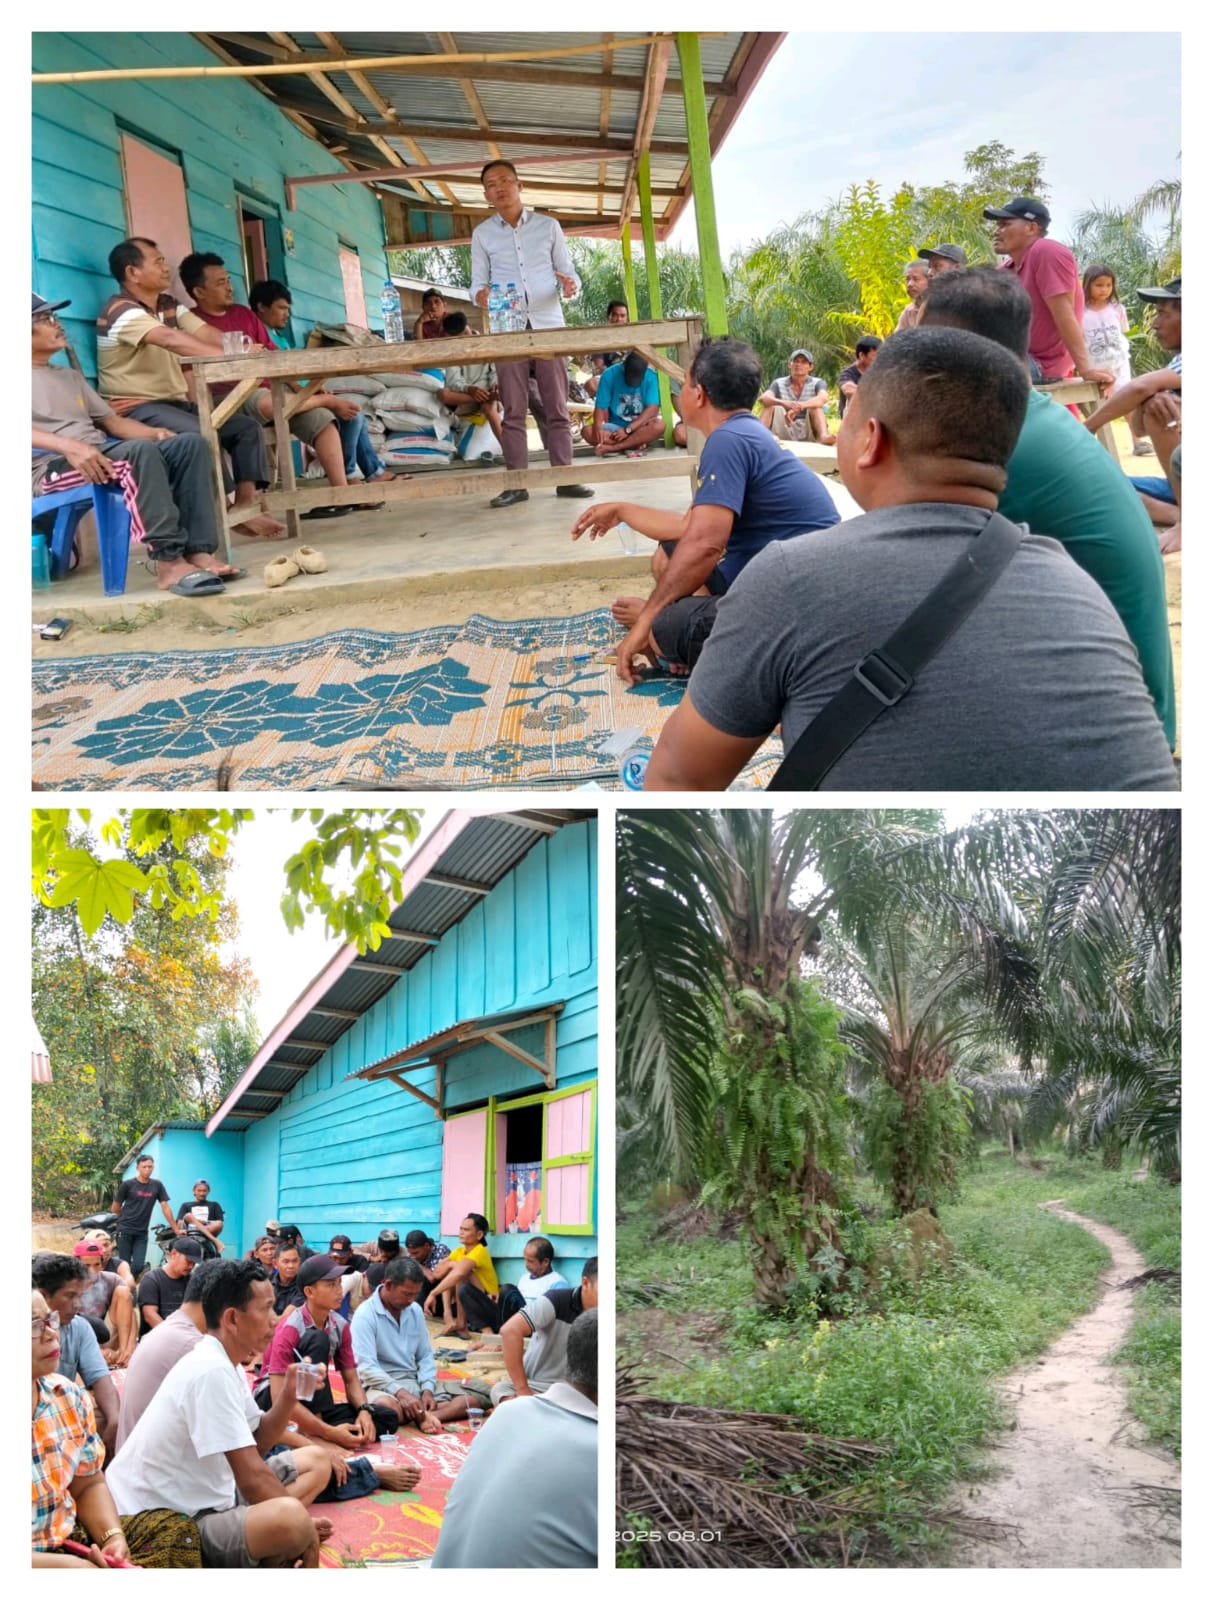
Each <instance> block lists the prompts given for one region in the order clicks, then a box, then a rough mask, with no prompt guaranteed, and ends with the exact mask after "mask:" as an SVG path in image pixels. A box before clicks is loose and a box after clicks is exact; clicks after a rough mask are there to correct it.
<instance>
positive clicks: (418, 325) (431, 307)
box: [413, 289, 448, 339]
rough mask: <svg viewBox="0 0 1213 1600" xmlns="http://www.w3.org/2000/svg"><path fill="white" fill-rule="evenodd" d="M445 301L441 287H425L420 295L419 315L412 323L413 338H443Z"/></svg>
mask: <svg viewBox="0 0 1213 1600" xmlns="http://www.w3.org/2000/svg"><path fill="white" fill-rule="evenodd" d="M446 316H447V309H446V301H445V300H444V299H443V298H442V290H441V289H426V290H425V292H424V293H423V294H422V296H421V315H420V316H419V317H418V318H417V319H416V320H415V321H414V323H413V338H414V339H445V338H446V337H447V336H448V335H447V331H446V329H445V328H444V327H443V323H444V321H445V320H446Z"/></svg>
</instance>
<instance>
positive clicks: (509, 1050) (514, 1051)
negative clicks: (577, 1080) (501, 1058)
mask: <svg viewBox="0 0 1213 1600" xmlns="http://www.w3.org/2000/svg"><path fill="white" fill-rule="evenodd" d="M484 1038H485V1040H486V1041H487V1042H488V1043H489V1044H495V1045H496V1046H497V1048H498V1049H499V1050H504V1051H505V1053H506V1055H508V1056H513V1057H514V1058H515V1059H516V1060H518V1061H521V1062H522V1064H523V1065H524V1066H527V1067H530V1069H531V1071H532V1072H537V1073H538V1074H539V1076H540V1077H541V1078H542V1079H543V1081H544V1083H545V1084H547V1086H548V1088H549V1089H554V1088H555V1087H556V1075H555V1073H554V1072H553V1071H552V1069H551V1068H550V1067H549V1066H548V1065H547V1064H546V1062H543V1061H540V1059H539V1057H538V1056H533V1055H532V1054H531V1052H530V1051H529V1050H524V1049H523V1048H522V1046H521V1045H517V1044H515V1043H514V1042H513V1041H512V1040H510V1039H507V1038H506V1037H505V1035H504V1034H501V1033H494V1032H491V1031H486V1032H485V1034H484Z"/></svg>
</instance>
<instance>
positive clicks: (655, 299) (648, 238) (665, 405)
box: [636, 150, 674, 450]
mask: <svg viewBox="0 0 1213 1600" xmlns="http://www.w3.org/2000/svg"><path fill="white" fill-rule="evenodd" d="M651 169H652V163H651V161H650V158H649V152H648V151H647V150H643V151H641V154H640V159H639V161H637V163H636V190H637V193H638V194H639V196H640V231H641V232H642V233H643V235H644V269H645V275H646V277H647V278H648V283H649V317H650V318H651V320H652V321H654V322H660V321H661V272H660V269H659V268H658V265H657V230H656V229H655V228H654V226H653V177H652V170H651ZM657 389H658V392H659V393H660V395H661V416H662V420H663V421H664V422H665V444H666V449H667V450H668V449H669V447H670V445H671V444H672V443H673V439H674V403H673V401H672V400H671V399H670V380H669V379H668V378H667V377H666V375H665V373H664V372H659V373H658V374H657Z"/></svg>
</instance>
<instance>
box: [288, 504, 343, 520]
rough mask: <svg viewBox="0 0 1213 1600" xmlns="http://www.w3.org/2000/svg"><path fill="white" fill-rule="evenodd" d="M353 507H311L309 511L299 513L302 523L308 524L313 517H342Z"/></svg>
mask: <svg viewBox="0 0 1213 1600" xmlns="http://www.w3.org/2000/svg"><path fill="white" fill-rule="evenodd" d="M353 509H354V508H353V506H313V507H312V509H311V510H310V511H301V512H300V513H299V515H300V517H301V519H302V520H303V521H304V522H309V521H311V519H312V518H313V517H344V516H345V514H346V512H347V511H352V510H353Z"/></svg>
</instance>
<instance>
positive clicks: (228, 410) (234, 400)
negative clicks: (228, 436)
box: [211, 378, 261, 433]
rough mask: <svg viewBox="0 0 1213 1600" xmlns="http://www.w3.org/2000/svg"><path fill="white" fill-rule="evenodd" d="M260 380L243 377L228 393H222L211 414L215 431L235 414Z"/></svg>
mask: <svg viewBox="0 0 1213 1600" xmlns="http://www.w3.org/2000/svg"><path fill="white" fill-rule="evenodd" d="M260 382H261V379H260V378H243V379H242V380H241V381H240V382H239V383H238V384H237V385H236V387H235V388H234V389H233V390H232V391H231V392H230V393H229V394H225V395H224V397H223V399H222V400H220V402H219V404H218V405H217V406H216V407H215V409H214V411H213V412H212V414H211V425H212V427H213V428H214V429H215V431H216V433H217V432H218V431H219V429H220V428H222V426H223V424H224V423H225V422H226V421H227V420H228V418H229V417H234V416H235V415H236V413H237V411H239V410H240V407H241V406H242V405H243V404H244V402H245V401H246V400H247V399H248V397H249V395H251V394H252V392H253V390H254V389H256V388H257V387H258V385H259V384H260Z"/></svg>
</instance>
